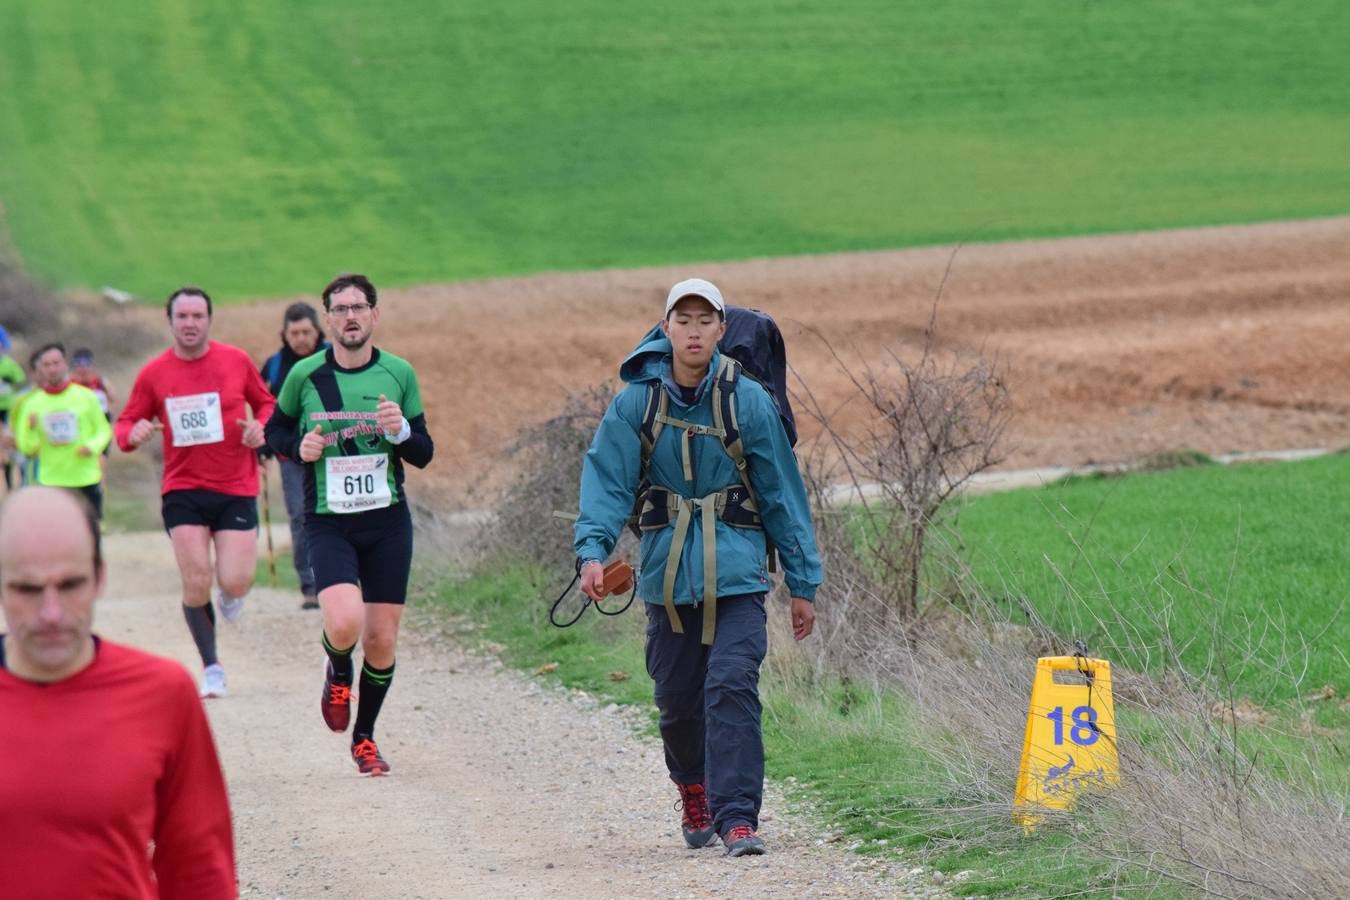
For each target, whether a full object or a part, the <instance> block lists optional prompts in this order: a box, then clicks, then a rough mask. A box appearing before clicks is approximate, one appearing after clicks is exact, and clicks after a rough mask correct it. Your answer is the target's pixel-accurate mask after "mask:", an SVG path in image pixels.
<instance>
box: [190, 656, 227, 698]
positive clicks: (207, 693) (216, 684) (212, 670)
mask: <svg viewBox="0 0 1350 900" xmlns="http://www.w3.org/2000/svg"><path fill="white" fill-rule="evenodd" d="M197 693H198V694H199V695H200V696H201V698H202V699H203V700H205V699H206V698H207V697H224V696H225V693H226V688H225V667H224V666H222V665H221V664H220V663H212V664H211V665H209V666H207V667H206V668H205V669H202V686H201V688H200V689H198V691H197Z"/></svg>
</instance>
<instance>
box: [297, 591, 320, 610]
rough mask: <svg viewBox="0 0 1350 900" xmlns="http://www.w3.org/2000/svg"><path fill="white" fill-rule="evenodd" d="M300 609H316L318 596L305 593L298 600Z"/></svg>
mask: <svg viewBox="0 0 1350 900" xmlns="http://www.w3.org/2000/svg"><path fill="white" fill-rule="evenodd" d="M300 608H301V609H318V608H319V598H318V597H316V596H314V595H313V594H305V595H304V596H303V597H302V598H301V600H300Z"/></svg>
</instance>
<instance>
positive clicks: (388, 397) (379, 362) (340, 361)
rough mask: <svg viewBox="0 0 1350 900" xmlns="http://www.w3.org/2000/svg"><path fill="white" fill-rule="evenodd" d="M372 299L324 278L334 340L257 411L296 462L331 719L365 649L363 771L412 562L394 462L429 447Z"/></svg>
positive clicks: (345, 704)
mask: <svg viewBox="0 0 1350 900" xmlns="http://www.w3.org/2000/svg"><path fill="white" fill-rule="evenodd" d="M376 301H377V297H376V293H375V286H374V285H373V284H371V283H370V281H369V279H367V278H366V277H365V276H364V275H342V276H339V277H338V278H335V279H334V280H333V281H332V282H331V283H329V285H328V286H327V287H326V288H324V291H323V307H324V311H325V316H326V319H327V325H328V330H329V335H330V336H331V338H332V346H331V347H330V348H329V349H328V350H327V351H325V352H323V353H317V354H315V355H313V356H310V357H307V358H306V359H303V360H301V361H300V362H298V363H296V364H295V366H294V368H292V369H291V372H290V374H289V375H287V376H286V381H285V383H284V384H283V385H282V387H281V394H280V395H279V396H278V397H277V406H276V411H275V412H274V413H273V415H272V418H271V419H270V420H269V421H268V423H267V443H268V445H269V446H270V447H271V448H272V449H273V450H274V451H276V452H277V453H278V454H281V455H283V456H286V457H288V458H290V459H297V460H300V462H301V463H303V464H304V465H305V538H306V541H307V542H308V544H309V559H310V564H311V565H312V566H313V568H314V580H315V587H316V588H317V589H318V593H319V605H320V607H321V609H322V610H323V646H324V650H325V652H326V653H327V654H328V665H327V666H326V668H325V672H324V685H323V698H322V701H321V710H322V712H323V719H324V722H325V723H326V724H327V725H328V727H329V728H331V729H332V730H333V731H337V732H342V731H346V730H347V725H348V724H349V722H350V720H351V689H352V682H353V680H354V676H355V671H354V665H353V661H352V651H353V650H355V649H356V643H357V641H358V640H359V641H360V642H361V647H362V652H363V653H364V656H365V658H364V660H363V661H362V665H361V682H360V688H359V692H358V696H359V703H358V705H357V710H356V725H355V727H354V728H353V729H352V759H353V760H355V762H356V765H357V768H358V769H359V770H360V771H361V774H363V775H382V774H384V773H385V772H388V771H389V764H388V763H386V762H385V761H384V759H383V757H381V756H380V752H379V749H378V748H377V747H376V746H375V741H374V734H375V719H376V717H377V716H378V715H379V712H380V706H381V704H383V702H384V696H385V693H386V692H387V691H388V690H389V684H390V682H391V681H392V680H393V677H394V648H395V644H396V643H397V640H398V624H399V619H400V617H401V616H402V613H403V602H404V600H405V599H406V597H407V592H408V572H409V568H410V566H411V564H412V518H411V516H410V515H409V513H408V502H407V496H406V495H405V493H404V490H403V463H404V462H408V463H411V464H412V465H414V466H417V467H418V468H421V467H423V466H425V465H426V464H427V463H429V462H431V454H432V450H433V447H432V442H431V435H430V434H428V433H427V427H426V417H425V416H424V415H423V413H422V396H421V393H420V392H419V391H418V388H417V376H416V375H415V374H414V372H413V368H412V366H410V365H409V364H408V363H407V361H405V360H403V359H401V358H399V357H397V356H394V355H393V354H392V353H387V352H385V351H383V350H379V349H377V348H376V347H375V346H374V344H373V342H372V339H373V335H374V332H375V325H376V324H377V323H378V322H379V321H380V310H379V309H378V308H377V307H376Z"/></svg>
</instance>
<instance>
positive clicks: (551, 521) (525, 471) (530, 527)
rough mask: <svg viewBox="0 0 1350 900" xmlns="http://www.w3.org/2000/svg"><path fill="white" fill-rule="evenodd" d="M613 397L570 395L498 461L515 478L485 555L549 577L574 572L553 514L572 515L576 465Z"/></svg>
mask: <svg viewBox="0 0 1350 900" xmlns="http://www.w3.org/2000/svg"><path fill="white" fill-rule="evenodd" d="M613 397H614V391H613V389H612V388H610V387H608V386H600V387H594V388H590V389H589V390H586V391H583V392H582V393H579V394H575V395H573V396H572V397H570V398H569V399H568V401H567V402H566V404H564V406H563V408H562V411H561V412H559V413H558V414H557V415H556V416H554V417H553V418H551V419H547V420H545V421H543V422H539V423H537V424H535V425H531V426H529V427H528V428H526V429H525V430H524V432H523V433H522V434H521V436H520V439H519V440H518V441H517V442H516V443H515V444H514V445H513V446H511V447H510V448H508V449H507V451H506V454H505V456H504V459H503V461H504V462H505V463H508V464H510V465H511V466H512V467H513V470H514V472H515V477H514V479H513V480H512V481H511V483H510V484H509V485H508V486H507V487H506V489H505V490H504V491H503V492H502V495H501V497H500V499H499V500H498V502H497V503H496V505H495V507H494V510H493V512H494V517H493V522H492V525H491V527H490V528H489V530H488V536H487V547H486V550H487V552H488V553H489V554H490V555H499V556H502V557H506V558H514V559H528V560H530V561H531V562H534V563H538V564H539V565H541V566H544V567H545V568H546V570H548V571H554V570H558V569H565V570H568V571H570V570H571V569H572V568H573V564H574V560H575V556H574V554H573V552H572V528H571V523H570V522H568V521H565V520H561V519H558V518H555V517H554V515H553V513H554V512H555V511H557V512H564V513H568V514H575V513H576V509H577V489H578V486H579V485H580V483H581V463H582V460H583V459H584V458H585V456H586V451H587V449H589V448H590V445H591V439H592V438H594V437H595V430H596V428H598V427H599V425H600V419H601V418H602V417H603V416H604V414H605V410H606V409H607V408H608V407H609V403H610V401H611V400H612V399H613Z"/></svg>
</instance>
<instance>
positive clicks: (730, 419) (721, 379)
mask: <svg viewBox="0 0 1350 900" xmlns="http://www.w3.org/2000/svg"><path fill="white" fill-rule="evenodd" d="M742 375H745V376H746V377H747V378H753V377H754V376H752V375H750V374H749V373H746V372H743V371H742V367H741V364H740V363H739V362H737V361H736V360H734V359H732V358H731V356H729V355H727V356H723V357H722V365H721V367H720V368H719V369H718V370H717V379H716V380H715V381H714V382H713V398H712V408H713V424H714V425H715V426H716V427H718V428H720V429H722V446H723V447H724V448H725V449H726V451H727V456H729V457H731V461H732V463H733V464H735V466H736V474H737V475H739V476H740V479H741V484H742V485H744V486H745V492H746V494H747V495H748V496H749V497H750V502H751V503H753V504H754V507H755V509H756V510H758V511H759V514H760V515H761V516H762V515H763V514H764V509H763V507H761V506H760V505H759V498H758V497H756V496H755V488H754V486H753V485H751V484H750V465H749V463H748V462H747V461H746V458H745V444H744V443H743V442H742V441H741V421H740V414H739V412H738V410H737V406H736V385H737V384H738V383H739V382H740V380H741V376H742ZM764 543H765V549H766V550H767V556H768V566H769V571H770V572H777V571H778V554H777V552H776V550H775V549H774V546H773V541H772V540H770V538H769V535H768V531H767V530H766V531H765V533H764Z"/></svg>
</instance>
